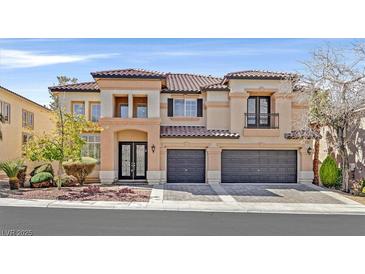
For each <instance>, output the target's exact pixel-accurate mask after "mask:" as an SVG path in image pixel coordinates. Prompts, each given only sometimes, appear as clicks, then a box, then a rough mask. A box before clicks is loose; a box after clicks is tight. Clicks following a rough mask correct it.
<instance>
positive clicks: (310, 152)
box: [307, 147, 313, 155]
mask: <svg viewBox="0 0 365 274" xmlns="http://www.w3.org/2000/svg"><path fill="white" fill-rule="evenodd" d="M312 151H313V149H312V148H311V147H308V148H307V153H308V155H311V154H312Z"/></svg>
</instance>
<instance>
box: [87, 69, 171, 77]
mask: <svg viewBox="0 0 365 274" xmlns="http://www.w3.org/2000/svg"><path fill="white" fill-rule="evenodd" d="M91 75H92V76H93V77H94V78H147V79H164V78H165V77H166V75H165V73H162V72H158V71H151V70H144V69H133V68H129V69H117V70H104V71H96V72H92V73H91Z"/></svg>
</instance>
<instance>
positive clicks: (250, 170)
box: [222, 150, 297, 183]
mask: <svg viewBox="0 0 365 274" xmlns="http://www.w3.org/2000/svg"><path fill="white" fill-rule="evenodd" d="M296 157H297V155H296V151H295V150H223V151H222V182H223V183H295V182H296V180H297V179H296V178H297V158H296Z"/></svg>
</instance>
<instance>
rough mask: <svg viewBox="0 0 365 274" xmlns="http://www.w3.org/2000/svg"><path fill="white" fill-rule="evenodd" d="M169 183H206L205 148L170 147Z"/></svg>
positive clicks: (168, 162)
mask: <svg viewBox="0 0 365 274" xmlns="http://www.w3.org/2000/svg"><path fill="white" fill-rule="evenodd" d="M167 182H168V183H198V184H199V183H205V150H200V149H168V150H167Z"/></svg>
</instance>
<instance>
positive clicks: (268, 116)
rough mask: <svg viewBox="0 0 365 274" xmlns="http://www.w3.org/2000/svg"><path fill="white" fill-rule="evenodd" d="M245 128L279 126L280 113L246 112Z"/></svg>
mask: <svg viewBox="0 0 365 274" xmlns="http://www.w3.org/2000/svg"><path fill="white" fill-rule="evenodd" d="M245 128H279V113H245Z"/></svg>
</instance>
